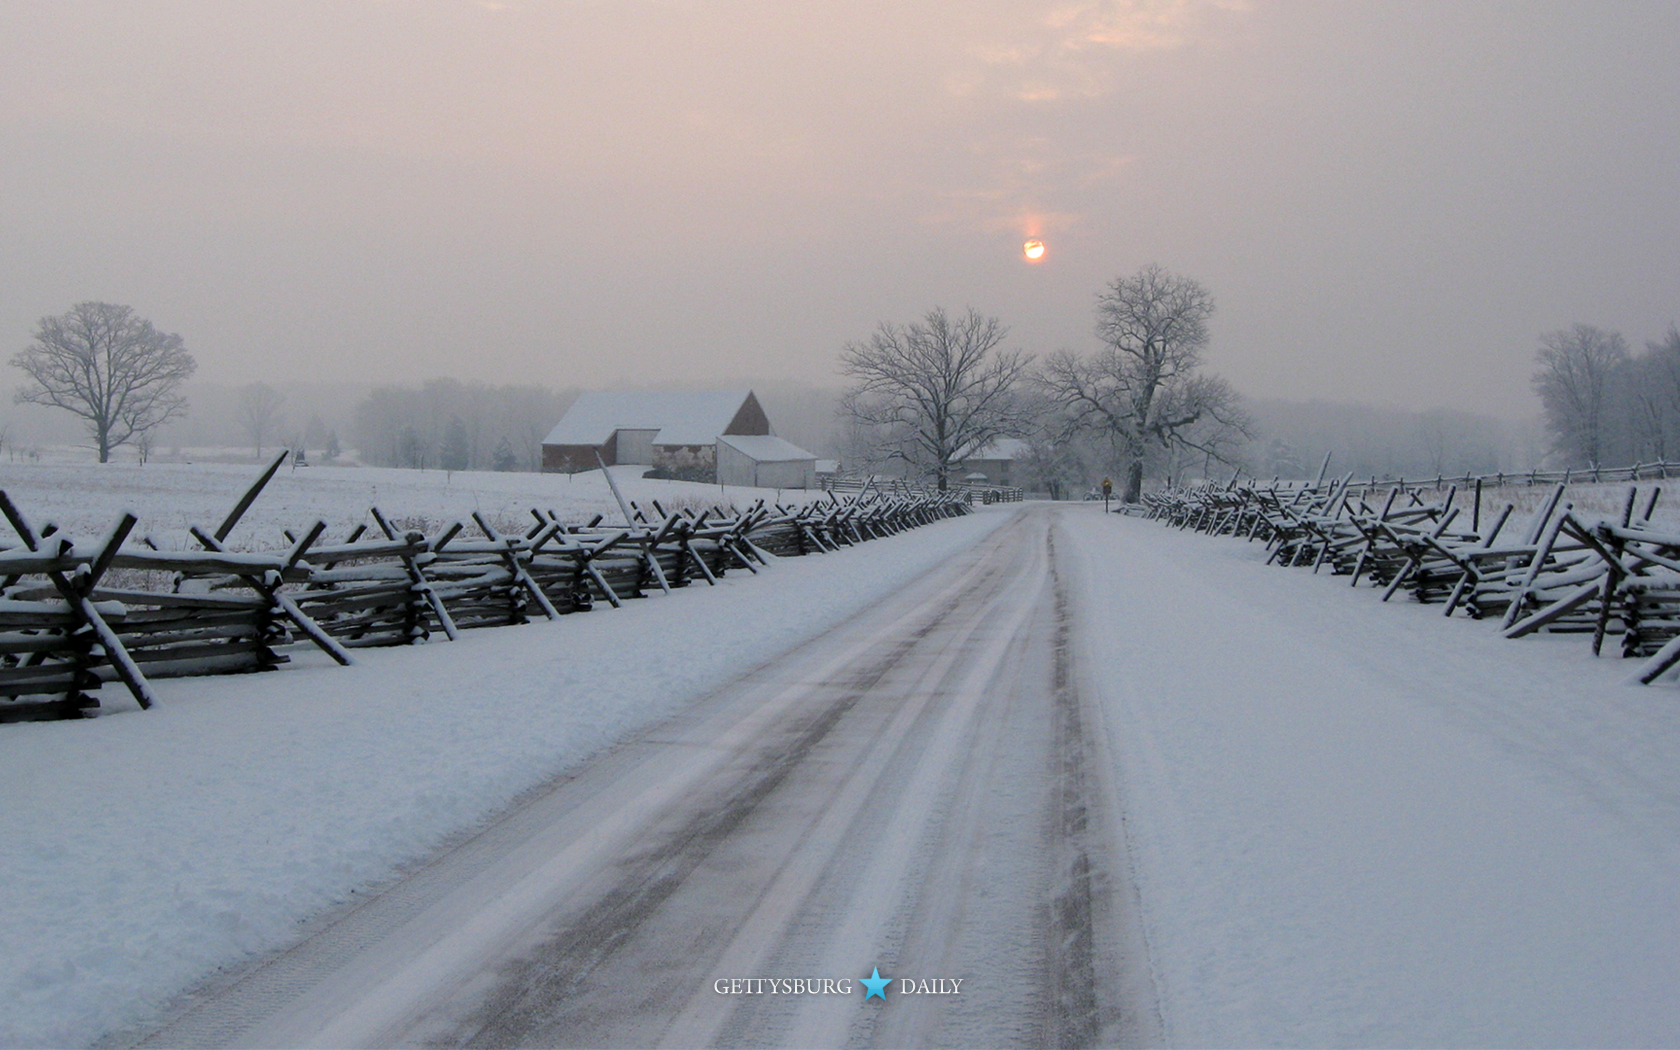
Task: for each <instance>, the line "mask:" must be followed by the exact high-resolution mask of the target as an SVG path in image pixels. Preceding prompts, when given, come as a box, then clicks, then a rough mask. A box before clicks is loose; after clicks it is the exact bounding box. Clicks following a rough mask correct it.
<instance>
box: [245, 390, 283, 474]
mask: <svg viewBox="0 0 1680 1050" xmlns="http://www.w3.org/2000/svg"><path fill="white" fill-rule="evenodd" d="M285 403H286V397H285V395H284V394H281V393H280V392H279V391H278V390H275V389H274V388H273V387H271V386H269V385H268V384H267V383H260V382H259V383H251V384H248V385H246V386H244V387H241V388H240V390H239V425H240V426H242V427H244V428H245V434H246V436H247V437H249V438H250V439H251V444H252V446H254V447H255V448H256V450H257V455H259V456H260V455H262V453H263V439H264V438H266V437H269V436H271V435H272V434H273V433H274V432H275V431H276V430H278V429H279V428H280V418H281V417H280V406H281V405H283V404H285Z"/></svg>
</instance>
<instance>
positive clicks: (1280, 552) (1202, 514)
mask: <svg viewBox="0 0 1680 1050" xmlns="http://www.w3.org/2000/svg"><path fill="white" fill-rule="evenodd" d="M1658 466H1659V467H1661V468H1663V470H1664V471H1665V473H1664V474H1662V475H1657V476H1666V470H1667V469H1668V466H1669V465H1667V464H1659V465H1658ZM1649 469H1651V468H1650V467H1635V468H1623V469H1621V470H1618V471H1614V472H1611V471H1603V472H1600V474H1599V477H1598V480H1612V478H1611V477H1610V475H1612V474H1616V475H1620V477H1619V478H1616V479H1614V480H1631V479H1635V478H1638V477H1641V476H1650V475H1642V474H1640V473H1639V472H1640V471H1643V470H1649ZM1536 476H1538V475H1536ZM1438 480H1443V481H1444V482H1445V485H1444V487H1443V490H1444V491H1445V496H1444V497H1439V498H1429V497H1428V496H1426V493H1429V492H1430V491H1431V489H1432V488H1433V486H1434V481H1432V480H1430V479H1422V481H1421V484H1415V485H1413V486H1405V485H1401V484H1399V483H1390V484H1389V485H1388V486H1387V487H1386V489H1383V488H1380V487H1373V486H1371V485H1369V484H1361V483H1359V482H1356V481H1354V480H1353V478H1352V477H1351V475H1350V476H1347V477H1344V478H1342V479H1340V480H1339V481H1334V482H1332V483H1330V484H1325V483H1324V482H1323V480H1322V477H1321V478H1320V480H1319V481H1316V482H1313V483H1310V484H1298V485H1296V484H1276V483H1274V484H1258V483H1257V484H1245V485H1239V484H1237V483H1235V482H1233V483H1231V484H1229V485H1227V486H1225V487H1223V488H1221V487H1218V486H1212V485H1209V486H1199V487H1195V488H1175V489H1167V490H1163V491H1160V492H1156V493H1151V494H1149V495H1147V496H1145V497H1144V505H1145V507H1146V512H1145V513H1146V516H1147V517H1151V518H1155V519H1158V520H1161V521H1163V522H1166V523H1167V524H1170V525H1173V526H1176V527H1178V528H1182V529H1192V530H1195V531H1198V532H1203V533H1207V534H1208V535H1213V536H1235V537H1240V538H1244V539H1247V540H1249V541H1251V542H1252V541H1255V540H1259V541H1262V542H1264V543H1265V544H1266V545H1267V548H1268V549H1269V550H1270V552H1271V553H1270V557H1269V558H1268V559H1267V561H1268V564H1276V565H1284V566H1310V567H1311V569H1312V571H1313V572H1315V573H1317V572H1320V571H1321V570H1324V569H1328V570H1329V571H1330V572H1331V573H1332V574H1334V575H1341V576H1347V577H1349V578H1350V582H1351V584H1352V585H1353V586H1359V585H1360V584H1361V583H1365V584H1367V585H1369V586H1374V587H1378V588H1381V589H1382V592H1383V594H1382V600H1383V601H1385V602H1386V601H1388V600H1389V599H1391V598H1393V597H1394V595H1395V594H1397V593H1399V592H1401V591H1405V592H1406V593H1407V594H1409V595H1410V596H1411V598H1412V599H1413V600H1415V601H1419V602H1424V603H1431V604H1440V605H1442V606H1443V610H1442V611H1443V613H1444V615H1447V616H1452V615H1453V614H1454V613H1455V612H1457V611H1458V610H1460V609H1462V610H1463V611H1464V612H1465V614H1466V615H1467V616H1469V617H1470V618H1472V619H1496V620H1498V621H1499V626H1500V630H1501V632H1502V633H1503V634H1504V636H1505V637H1507V638H1521V637H1523V636H1525V635H1529V634H1534V633H1537V632H1549V633H1569V634H1585V635H1588V636H1590V638H1591V645H1592V651H1593V654H1594V655H1595V656H1596V655H1599V654H1600V653H1601V652H1602V650H1603V646H1604V643H1605V641H1606V639H1607V638H1611V637H1619V638H1620V650H1621V655H1622V656H1623V657H1630V658H1639V659H1640V660H1641V661H1642V662H1641V663H1640V665H1639V668H1638V670H1637V672H1636V677H1637V678H1638V680H1639V681H1640V682H1642V683H1644V684H1647V685H1648V684H1650V683H1652V682H1654V681H1656V680H1657V679H1658V678H1660V677H1662V676H1663V675H1664V674H1665V673H1667V672H1668V671H1670V670H1671V669H1672V668H1674V667H1675V665H1676V664H1680V533H1677V532H1675V531H1674V530H1672V529H1666V528H1663V527H1660V526H1658V525H1657V524H1655V523H1654V522H1653V516H1654V515H1655V513H1656V508H1657V504H1658V501H1659V500H1660V499H1661V496H1662V487H1661V486H1660V485H1651V486H1648V487H1647V488H1645V489H1644V490H1643V491H1642V490H1641V489H1640V487H1639V485H1638V484H1632V485H1630V486H1629V488H1628V490H1627V494H1626V497H1625V498H1624V499H1623V501H1622V505H1621V510H1620V513H1619V514H1617V515H1615V516H1614V517H1612V518H1611V519H1609V520H1599V519H1598V518H1596V516H1595V517H1593V518H1588V517H1587V516H1584V515H1582V514H1580V513H1578V512H1577V511H1576V509H1575V506H1574V504H1573V503H1572V502H1570V501H1568V500H1567V499H1565V495H1566V493H1567V490H1568V475H1567V474H1565V475H1564V476H1560V477H1558V478H1557V479H1556V480H1555V481H1554V482H1553V488H1552V491H1551V492H1550V493H1549V495H1548V496H1547V498H1546V499H1544V500H1543V501H1542V502H1541V504H1540V505H1539V506H1538V507H1537V508H1535V510H1534V511H1533V513H1532V514H1530V515H1529V516H1528V518H1527V520H1526V521H1525V522H1523V523H1521V524H1513V523H1512V521H1511V518H1512V516H1513V512H1514V509H1515V508H1514V505H1513V504H1510V503H1507V504H1505V506H1504V508H1503V509H1502V510H1500V511H1499V512H1498V513H1497V514H1490V515H1486V516H1484V514H1483V507H1482V488H1483V486H1482V481H1484V480H1489V479H1486V478H1481V479H1478V478H1476V477H1473V476H1472V477H1471V478H1470V479H1469V480H1470V481H1471V482H1472V483H1473V489H1472V492H1471V493H1470V494H1467V498H1466V499H1465V500H1464V501H1460V500H1459V499H1458V496H1459V488H1458V486H1457V485H1456V484H1455V483H1454V479H1450V478H1448V479H1438ZM1576 480H1579V481H1587V480H1591V476H1590V475H1588V476H1585V477H1583V476H1579V475H1577V476H1576Z"/></svg>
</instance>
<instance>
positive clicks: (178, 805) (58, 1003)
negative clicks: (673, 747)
mask: <svg viewBox="0 0 1680 1050" xmlns="http://www.w3.org/2000/svg"><path fill="white" fill-rule="evenodd" d="M59 469H61V468H41V470H42V472H43V473H42V474H41V475H37V476H34V477H29V478H26V479H24V480H25V481H26V482H27V483H32V485H31V484H27V483H26V484H19V483H18V482H17V476H16V475H15V474H13V473H11V472H10V471H8V473H7V474H6V475H5V476H4V481H3V482H0V487H5V488H7V489H8V491H13V492H14V493H15V494H17V495H18V496H19V498H20V499H22V500H23V501H25V502H26V505H27V504H30V503H33V504H34V505H36V506H40V505H41V504H42V503H47V502H49V501H54V500H56V501H57V502H56V504H54V505H55V507H57V508H58V509H55V510H54V511H53V512H52V513H51V514H50V515H48V516H51V517H54V518H55V519H56V520H59V521H61V522H68V521H71V520H73V518H72V511H73V510H74V508H76V507H78V506H82V505H84V503H87V502H98V501H104V502H105V503H107V504H108V505H109V508H115V507H119V506H122V505H125V504H127V505H134V504H135V503H136V502H138V501H137V498H136V491H135V490H134V489H133V488H132V487H130V488H126V489H125V488H123V487H122V486H120V485H117V484H105V485H101V486H100V487H98V488H94V487H92V486H90V485H87V484H81V485H80V486H79V487H80V488H81V489H82V490H83V491H82V492H80V493H78V492H76V491H73V490H72V491H55V490H54V484H55V483H58V482H59V481H60V479H63V480H65V481H73V480H74V478H75V476H74V475H64V474H57V475H54V474H48V473H46V472H47V471H49V470H59ZM90 470H97V477H98V478H99V480H100V481H101V482H106V483H110V482H112V481H113V480H114V479H123V478H126V477H132V476H134V475H139V474H144V475H146V477H147V478H148V479H149V478H152V477H156V476H158V475H159V474H162V473H163V472H162V471H159V470H158V468H157V466H156V465H152V466H148V467H146V468H144V470H143V471H142V470H140V469H139V468H132V474H127V473H119V472H118V471H113V470H109V468H82V473H83V474H84V475H85V474H86V473H87V472H89V471H90ZM248 473H249V471H237V470H236V471H234V472H233V473H232V474H231V475H229V476H227V477H220V476H219V475H218V473H217V472H216V471H205V470H202V469H198V470H192V471H184V472H182V473H181V474H179V475H176V476H175V477H176V478H177V480H178V482H179V483H180V491H179V495H178V497H177V508H178V512H179V514H180V515H181V517H182V518H183V519H185V520H188V521H192V520H212V521H213V520H217V519H219V516H220V514H221V513H225V507H226V505H227V503H228V502H230V501H231V497H229V496H228V495H227V493H228V492H229V491H231V492H233V493H235V494H237V492H238V491H239V490H240V489H241V488H242V487H243V485H242V482H241V479H242V478H243V477H245V476H247V475H248ZM346 473H347V474H349V473H354V475H355V477H354V479H350V478H344V479H337V478H334V479H332V480H333V482H334V483H335V484H337V485H340V486H342V487H341V488H340V489H339V492H340V493H341V494H344V495H343V498H345V499H347V500H350V501H353V502H350V503H349V506H348V507H347V508H338V507H336V505H335V504H334V503H333V499H334V495H333V494H332V493H330V492H323V491H322V489H321V488H320V487H319V486H321V481H320V480H319V479H320V478H321V477H322V475H321V474H319V473H311V474H310V476H309V478H308V479H307V480H305V479H304V478H303V475H304V474H305V472H303V471H299V472H298V477H297V478H292V477H289V476H286V475H282V477H281V478H277V479H276V482H277V485H278V487H277V488H276V489H275V491H274V492H271V493H269V494H267V495H265V497H264V499H265V501H267V500H268V499H269V497H270V496H274V497H278V498H276V499H274V500H273V501H272V503H270V504H269V506H268V509H267V510H266V511H265V513H264V517H263V518H262V519H260V520H261V521H266V522H267V523H268V525H269V527H271V528H274V527H277V525H276V523H278V522H284V523H287V524H294V523H295V522H296V521H297V518H296V516H295V515H296V514H297V513H299V512H307V513H309V514H311V515H316V514H318V515H321V516H323V517H326V516H328V514H329V513H336V514H339V515H340V516H341V517H342V519H343V520H349V517H350V516H352V515H353V514H354V513H355V512H354V508H358V507H360V506H362V505H364V504H365V503H366V502H367V500H368V498H369V497H371V496H372V494H373V493H372V487H373V486H378V488H379V490H380V491H379V495H378V498H379V501H380V503H381V505H382V507H383V508H385V509H387V510H389V511H391V512H392V513H395V514H404V513H408V512H410V509H411V508H412V510H413V512H416V513H418V512H420V511H421V510H428V511H432V512H433V513H435V508H436V507H437V505H438V499H439V497H440V496H441V497H445V498H448V499H452V500H453V501H454V503H453V504H452V508H453V509H452V510H451V513H452V514H458V513H459V512H460V509H461V508H465V509H467V510H470V509H472V507H473V506H474V504H475V502H476V504H477V505H478V506H479V507H482V508H484V509H485V510H486V511H487V513H488V512H491V511H492V510H493V509H494V508H504V509H505V511H506V513H508V514H510V515H515V514H516V512H517V511H518V510H520V509H521V508H523V507H525V506H527V505H529V503H528V501H530V500H532V499H537V498H542V499H544V502H542V503H540V504H539V505H542V506H554V505H556V504H558V505H560V506H561V508H562V509H563V510H575V509H576V508H577V507H578V506H579V505H580V503H582V500H581V499H579V500H574V501H569V502H567V501H562V499H561V497H560V496H559V495H556V492H559V493H564V492H565V487H566V486H575V487H576V488H577V489H578V490H580V492H582V491H591V492H592V495H591V496H590V497H588V498H590V499H594V500H595V501H596V504H597V505H598V506H599V507H600V509H603V510H604V509H605V508H606V506H607V505H610V501H611V495H610V493H609V492H608V490H607V489H606V486H605V485H604V484H603V483H601V482H600V481H599V480H597V481H596V482H595V489H594V490H590V489H587V488H586V486H588V485H589V481H588V479H587V478H586V477H584V476H579V477H578V478H577V479H576V480H575V481H568V480H567V479H565V478H563V477H561V478H555V477H552V476H550V477H534V476H532V475H474V476H472V478H473V484H472V487H471V488H469V487H468V486H466V485H464V484H463V483H462V478H463V476H462V475H457V476H456V478H455V479H454V480H453V482H445V481H444V479H443V477H442V475H437V476H436V477H423V476H417V477H414V478H410V477H406V476H404V475H405V474H406V473H407V472H398V471H391V472H373V471H355V472H346ZM364 479H365V480H364ZM282 482H283V483H282ZM428 483H430V484H428ZM672 484H674V483H666V482H632V486H633V487H635V486H640V487H639V488H638V489H637V490H636V493H635V494H639V496H642V497H645V496H648V495H655V496H658V495H659V494H660V493H661V492H663V493H666V494H667V495H669V494H673V491H675V494H681V490H673V489H671V488H667V487H666V486H670V485H672ZM543 485H550V486H552V487H551V488H547V489H544V488H541V486H543ZM358 486H360V487H358ZM522 486H523V487H522ZM686 488H687V489H689V490H694V489H699V490H702V491H707V492H710V493H716V492H717V489H716V488H715V487H710V488H708V487H705V486H686ZM145 491H146V492H147V493H150V494H153V495H155V492H156V490H155V488H148V489H146V490H145ZM748 491H749V492H751V490H748ZM733 492H734V490H732V494H733ZM627 494H633V493H627ZM757 495H758V494H757V493H756V492H751V496H752V498H757ZM767 495H771V496H773V495H774V493H767ZM603 497H604V501H603ZM263 506H264V503H262V502H259V504H258V507H263ZM277 508H279V509H277ZM141 509H142V510H143V511H144V510H146V509H147V507H146V506H141ZM1003 516H1004V515H1003V514H1001V513H981V514H977V515H974V516H971V517H966V518H958V519H951V520H947V521H942V522H939V523H936V524H934V525H931V526H928V527H926V528H923V529H917V530H913V531H911V532H908V533H904V534H901V535H900V536H896V537H892V538H890V539H887V540H882V541H877V542H875V543H871V544H866V545H862V546H859V547H855V548H849V549H847V550H844V551H840V552H837V553H835V554H830V555H825V556H812V557H807V558H795V559H784V560H778V561H775V562H773V563H772V567H771V569H770V570H769V571H766V572H764V573H761V574H760V575H758V576H750V575H748V574H745V573H739V574H731V575H730V576H728V577H726V578H725V579H724V580H723V581H722V583H721V584H720V585H719V586H718V587H716V588H708V587H690V588H687V589H685V590H682V591H679V592H677V593H676V594H674V595H672V596H671V597H669V598H666V597H663V596H660V597H654V598H650V599H648V600H646V601H640V602H630V603H627V604H626V606H625V608H624V609H622V610H616V611H614V610H606V609H603V610H599V611H596V612H593V613H590V614H587V615H577V616H568V617H565V618H563V619H562V620H560V621H557V622H554V623H547V622H544V623H538V624H531V625H528V626H524V627H514V628H503V629H499V630H483V631H475V632H469V633H467V634H466V635H465V636H464V637H463V638H462V639H461V640H460V641H458V642H454V643H438V644H432V645H427V646H422V647H418V648H402V649H385V650H364V651H361V652H359V653H358V654H357V661H358V662H357V665H356V666H354V667H350V668H340V667H337V666H333V665H331V664H329V663H327V662H325V660H324V658H322V659H316V658H315V656H314V654H302V655H300V656H299V657H298V659H297V662H296V663H295V664H293V665H292V666H289V667H287V668H285V669H283V670H282V671H280V672H278V673H274V674H267V675H254V676H242V677H226V678H202V679H175V680H170V681H167V682H161V683H158V684H157V689H158V692H159V694H160V700H161V704H160V706H159V707H158V708H157V709H155V710H152V711H149V712H141V711H139V710H138V709H137V708H134V707H133V706H132V705H131V704H129V703H128V702H127V700H126V699H125V698H124V697H121V696H118V695H116V694H117V693H118V692H120V691H119V690H110V689H107V690H104V694H105V695H104V696H103V698H102V700H103V703H104V704H105V711H106V712H107V713H106V714H104V715H102V716H101V717H100V718H98V719H96V720H93V721H83V722H58V723H44V724H21V725H5V726H0V771H3V772H4V775H3V776H0V843H4V854H3V856H4V861H3V862H0V865H3V870H4V872H5V893H4V894H0V1002H3V1003H4V1004H5V1005H4V1008H3V1009H0V1044H3V1045H6V1046H74V1045H80V1044H85V1043H87V1042H89V1041H91V1040H93V1039H95V1038H97V1037H98V1036H99V1035H100V1034H101V1033H102V1032H105V1031H108V1030H110V1029H112V1028H118V1027H122V1026H125V1025H130V1024H133V1023H136V1022H137V1021H141V1020H143V1019H144V1018H145V1017H146V1016H147V1015H148V1014H149V1013H150V1012H152V1011H155V1010H156V1009H157V1008H158V1007H159V1006H160V1005H161V1004H162V1003H163V1002H164V1001H166V1000H167V999H168V998H169V997H170V996H172V995H173V994H175V993H177V992H179V991H180V990H181V989H183V988H184V987H186V986H188V985H189V984H191V983H193V982H195V981H197V980H198V979H200V978H202V977H203V976H204V975H206V974H207V973H209V972H210V971H212V970H214V969H215V968H216V967H219V966H225V965H228V964H230V963H236V962H238V961H240V960H241V959H244V958H247V957H249V955H250V954H251V953H254V952H260V951H264V950H268V949H271V948H273V947H275V946H277V945H282V944H285V943H286V942H288V941H289V940H290V939H292V938H295V937H296V936H297V935H298V931H299V924H300V923H301V922H303V921H304V920H306V919H307V918H309V917H310V916H311V915H314V914H316V913H317V912H320V911H321V910H322V909H324V908H328V907H331V906H333V905H335V904H338V903H340V902H343V901H345V900H347V899H349V898H350V896H351V895H352V894H353V893H355V892H356V891H358V890H365V889H366V888H367V887H369V886H371V885H374V884H376V883H378V882H380V881H381V880H384V879H387V878H389V877H390V876H391V875H392V874H393V873H394V872H396V871H397V870H398V869H399V867H400V866H401V865H402V864H404V863H405V862H408V861H411V860H413V859H414V858H417V857H420V856H423V855H424V854H426V853H427V852H428V851H430V850H433V849H435V848H436V847H437V846H438V845H439V844H440V843H441V842H443V841H445V840H446V839H447V838H448V837H449V836H450V835H451V834H454V833H457V832H459V831H460V830H461V829H464V828H467V827H470V826H471V825H473V824H474V822H475V821H478V820H479V819H481V818H482V817H483V816H484V815H485V814H486V813H488V812H491V811H494V810H496V809H498V808H501V807H503V806H505V805H506V804H507V803H508V802H509V801H510V800H512V799H513V798H514V797H516V796H517V795H518V794H519V793H520V792H522V791H524V790H526V789H528V788H530V787H531V786H533V785H535V784H538V783H540V782H542V781H544V780H546V779H548V778H550V777H552V776H554V775H556V774H557V773H559V772H560V771H562V770H563V769H565V768H566V767H568V766H569V765H572V764H575V763H576V762H578V761H580V760H582V759H583V758H585V757H587V756H588V755H590V754H592V753H594V752H595V751H597V750H599V749H600V748H602V747H604V746H606V745H608V744H610V743H612V742H613V741H615V740H617V739H620V738H622V737H623V736H624V735H625V734H627V733H630V732H633V731H635V730H636V729H638V728H640V727H642V726H645V725H648V724H650V723H651V722H654V721H656V720H658V719H660V718H661V717H663V716H665V715H667V714H668V713H670V712H672V711H674V710H676V709H677V708H678V707H680V706H681V705H683V704H684V703H687V702H689V701H691V700H693V699H694V698H695V697H697V696H700V695H703V694H704V693H706V692H707V691H709V690H712V689H714V688H716V687H717V686H719V685H720V684H722V683H723V682H725V681H727V680H728V679H730V678H731V677H733V676H735V675H737V674H739V673H740V672H742V671H743V670H745V669H747V668H749V667H751V666H754V665H756V664H757V663H760V662H762V661H764V660H766V659H768V658H770V657H772V656H774V655H776V654H777V653H779V652H781V651H783V650H785V649H787V648H788V647H790V646H792V645H793V644H795V643H797V642H799V641H801V640H803V639H805V638H808V637H811V636H813V635H816V634H818V633H820V632H822V631H823V630H825V629H826V628H828V627H829V626H831V625H833V624H835V623H837V622H839V621H840V620H842V619H844V618H845V617H847V616H848V615H851V614H852V613H854V612H856V611H858V610H860V609H862V608H864V607H865V606H867V605H869V604H871V603H873V602H875V601H878V600H879V599H880V598H882V597H883V596H885V595H886V594H889V593H891V591H892V590H893V589H894V588H895V587H896V586H897V585H898V584H899V583H900V582H901V581H903V580H905V579H908V578H913V577H915V576H917V575H920V574H921V573H923V572H925V571H927V570H929V569H932V568H934V567H936V566H938V565H939V564H940V563H941V562H943V561H944V560H945V559H946V558H948V557H949V556H950V555H951V554H952V553H953V552H955V551H957V550H960V549H963V548H965V547H967V546H968V545H970V544H972V543H973V542H974V541H975V540H976V539H977V538H978V537H979V536H981V535H983V534H985V533H986V532H988V531H990V530H991V529H992V528H993V527H995V526H996V524H997V523H998V522H999V521H1001V520H1002V518H1003Z"/></svg>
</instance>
